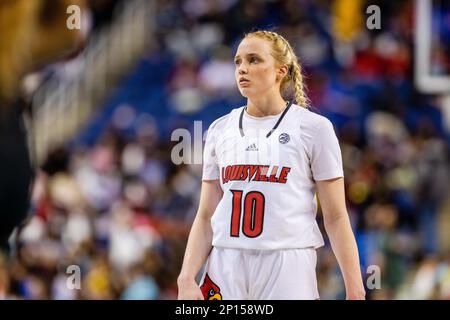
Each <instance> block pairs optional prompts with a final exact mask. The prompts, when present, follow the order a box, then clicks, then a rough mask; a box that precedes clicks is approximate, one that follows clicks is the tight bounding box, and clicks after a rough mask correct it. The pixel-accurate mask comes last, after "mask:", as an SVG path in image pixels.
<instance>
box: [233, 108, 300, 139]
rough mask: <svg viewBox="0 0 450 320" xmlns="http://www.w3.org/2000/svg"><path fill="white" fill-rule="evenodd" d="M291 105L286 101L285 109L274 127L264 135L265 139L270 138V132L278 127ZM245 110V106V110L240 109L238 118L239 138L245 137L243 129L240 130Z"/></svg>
mask: <svg viewBox="0 0 450 320" xmlns="http://www.w3.org/2000/svg"><path fill="white" fill-rule="evenodd" d="M291 105H292V100H291V101H288V103H287V106H286V108H284V110H283V112H282V113H281V116H280V117H279V118H278V121H277V123H275V125H274V127H273V128H272V129H270V131H269V132H268V133H267V134H266V138H268V137H270V135H271V134H272V132H274V131H275V129H276V128H277V127H278V125H279V124H280V122H281V120H283V118H284V115H285V114H286V112H287V111H288V110H289V108H290V107H291ZM245 110H247V106H245V108H242V111H241V115H240V116H239V132H240V133H241V137H243V136H244V135H245V134H244V129H243V128H242V118H243V117H244V112H245Z"/></svg>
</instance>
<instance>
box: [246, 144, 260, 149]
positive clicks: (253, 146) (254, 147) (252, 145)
mask: <svg viewBox="0 0 450 320" xmlns="http://www.w3.org/2000/svg"><path fill="white" fill-rule="evenodd" d="M245 151H258V147H257V146H256V143H252V144H251V145H249V146H248V147H247V149H245Z"/></svg>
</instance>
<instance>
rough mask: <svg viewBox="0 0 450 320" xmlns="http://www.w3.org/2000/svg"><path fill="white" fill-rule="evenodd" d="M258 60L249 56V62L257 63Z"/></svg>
mask: <svg viewBox="0 0 450 320" xmlns="http://www.w3.org/2000/svg"><path fill="white" fill-rule="evenodd" d="M258 61H259V60H258V58H255V57H251V58H250V63H257V62H258Z"/></svg>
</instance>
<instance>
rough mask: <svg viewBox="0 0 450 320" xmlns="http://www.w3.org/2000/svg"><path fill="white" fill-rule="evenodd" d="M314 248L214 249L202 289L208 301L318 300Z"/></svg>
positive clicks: (206, 267) (208, 262) (208, 260)
mask: <svg viewBox="0 0 450 320" xmlns="http://www.w3.org/2000/svg"><path fill="white" fill-rule="evenodd" d="M316 263H317V255H316V250H315V249H314V248H306V249H283V250H246V249H228V248H218V247H213V249H212V250H211V253H210V255H209V257H208V259H207V261H206V265H205V269H204V272H203V276H202V278H201V282H200V284H201V289H202V292H203V296H204V297H205V299H206V300H214V299H217V300H314V299H319V292H318V290H317V279H316Z"/></svg>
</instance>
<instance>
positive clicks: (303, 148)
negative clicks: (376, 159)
mask: <svg viewBox="0 0 450 320" xmlns="http://www.w3.org/2000/svg"><path fill="white" fill-rule="evenodd" d="M274 128H275V129H274ZM271 130H272V131H271ZM203 157H204V158H203V161H204V162H203V180H216V179H220V185H221V187H222V190H223V193H224V194H223V197H222V199H221V200H220V202H219V204H218V205H217V208H216V210H215V212H214V214H213V216H212V219H211V225H212V229H213V241H212V245H213V246H217V247H225V248H242V249H259V250H272V249H283V248H307V247H313V248H318V247H320V246H322V245H323V238H322V235H321V233H320V230H319V228H318V226H317V222H316V213H317V201H316V197H315V193H316V188H315V181H317V180H327V179H332V178H336V177H343V170H342V157H341V151H340V147H339V143H338V140H337V137H336V134H335V132H334V129H333V125H332V124H331V122H330V121H329V120H328V119H327V118H325V117H323V116H321V115H318V114H316V113H313V112H311V111H309V110H307V109H305V108H302V107H300V106H297V105H295V104H293V105H291V106H290V107H289V106H288V107H287V108H285V110H284V112H283V113H282V114H279V115H273V116H267V117H253V116H250V115H249V114H248V113H247V111H246V109H245V108H244V107H241V108H237V109H233V110H232V111H231V112H230V113H229V114H227V115H225V116H223V117H221V118H219V119H217V120H216V121H214V122H213V123H212V124H211V125H210V127H209V129H208V133H207V137H206V142H205V149H204V155H203Z"/></svg>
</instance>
